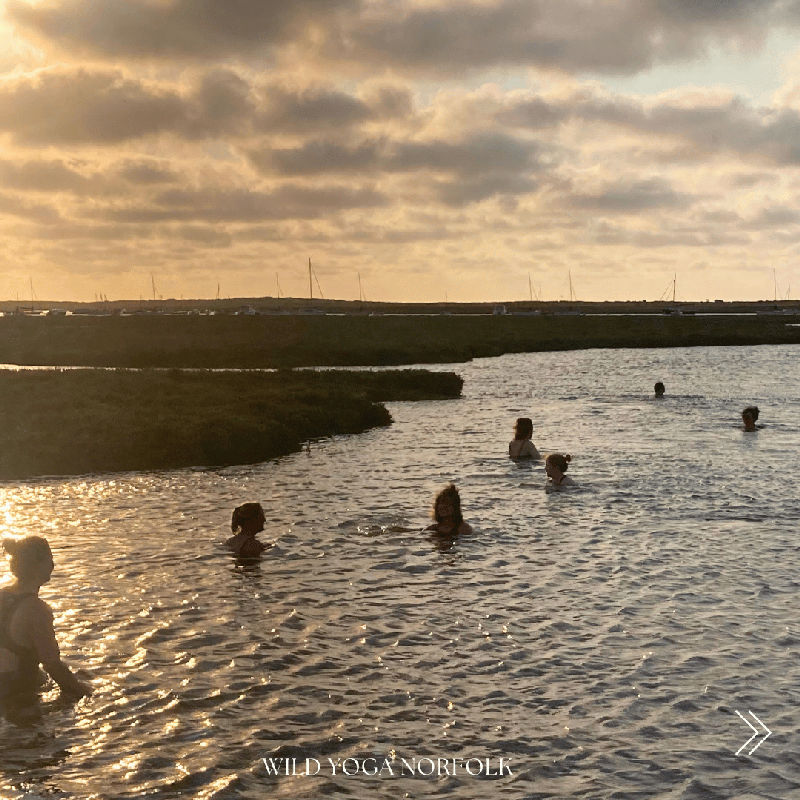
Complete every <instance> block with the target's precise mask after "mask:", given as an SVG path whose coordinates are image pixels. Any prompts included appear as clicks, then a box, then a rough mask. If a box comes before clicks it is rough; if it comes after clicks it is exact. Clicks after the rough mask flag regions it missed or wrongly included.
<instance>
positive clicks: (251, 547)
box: [225, 503, 267, 558]
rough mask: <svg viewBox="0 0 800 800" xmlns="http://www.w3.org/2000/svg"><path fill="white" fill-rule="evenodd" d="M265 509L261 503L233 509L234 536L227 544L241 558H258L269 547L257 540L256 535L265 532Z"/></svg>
mask: <svg viewBox="0 0 800 800" xmlns="http://www.w3.org/2000/svg"><path fill="white" fill-rule="evenodd" d="M266 521H267V518H266V516H264V509H263V508H261V504H260V503H243V504H242V505H240V506H236V508H234V509H233V516H232V517H231V530H232V531H233V533H234V535H233V536H231V537H230V539H228V540H227V541H226V542H225V544H226V545H227V546H228V547H230V549H231V550H233V552H234V553H235V554H236V555H237V556H238V557H239V558H257V557H258V556H260V555H261V553H262V551H264V550H266V549H267V545H265V544H264V543H263V542H259V541H258V539H256V534H257V533H260V532H261V531H263V530H264V523H265V522H266Z"/></svg>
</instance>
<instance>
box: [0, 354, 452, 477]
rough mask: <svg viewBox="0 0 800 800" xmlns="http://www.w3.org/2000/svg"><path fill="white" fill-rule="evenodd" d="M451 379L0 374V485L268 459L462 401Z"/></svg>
mask: <svg viewBox="0 0 800 800" xmlns="http://www.w3.org/2000/svg"><path fill="white" fill-rule="evenodd" d="M462 383H463V382H462V380H461V378H460V377H459V376H457V375H455V374H453V373H433V372H426V371H423V370H402V371H389V372H344V371H334V372H310V371H308V372H306V371H303V372H295V371H290V370H283V371H280V372H276V373H252V372H251V373H236V372H179V371H177V370H176V371H169V370H168V371H159V370H143V371H122V370H85V371H84V370H54V371H41V372H33V371H20V372H12V371H0V421H2V430H3V434H4V442H3V448H2V449H0V478H3V479H20V478H27V477H31V476H36V475H78V474H84V473H89V472H113V471H121V470H145V469H146V470H150V469H172V468H178V467H189V466H200V465H202V466H222V465H226V464H245V463H253V462H258V461H264V460H266V459H269V458H273V457H276V456H280V455H284V454H286V453H290V452H292V451H295V450H297V449H299V448H300V446H301V444H302V442H304V441H306V440H308V439H313V438H318V437H323V436H331V435H334V434H342V433H359V432H361V431H364V430H367V429H368V428H372V427H376V426H380V425H388V424H389V423H390V422H391V416H390V415H389V412H388V411H387V410H386V408H385V407H384V406H382V405H381V404H380V401H388V400H422V399H445V398H453V397H458V396H459V395H460V393H461V387H462Z"/></svg>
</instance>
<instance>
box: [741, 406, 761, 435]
mask: <svg viewBox="0 0 800 800" xmlns="http://www.w3.org/2000/svg"><path fill="white" fill-rule="evenodd" d="M757 419H758V406H747V408H745V409H744V411H742V422H743V423H744V429H745V430H746V431H754V430H755V429H756V420H757Z"/></svg>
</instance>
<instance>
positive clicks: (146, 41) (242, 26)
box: [7, 0, 358, 61]
mask: <svg viewBox="0 0 800 800" xmlns="http://www.w3.org/2000/svg"><path fill="white" fill-rule="evenodd" d="M357 8H358V3H357V2H355V0H292V1H291V2H286V0H224V2H218V0H161V2H153V0H125V2H119V1H118V0H61V2H57V1H56V2H46V3H37V4H33V3H28V2H22V1H21V0H10V2H9V3H8V4H7V16H8V19H9V20H10V21H11V22H12V23H14V24H15V25H16V26H18V28H20V29H22V30H23V31H25V32H27V33H28V34H30V35H32V36H34V37H35V38H36V39H37V40H39V41H42V42H45V43H51V44H53V45H56V46H58V47H60V48H62V49H63V50H66V51H69V52H80V53H83V54H87V53H89V54H95V55H105V56H108V57H110V58H112V59H119V58H132V59H140V58H147V59H164V60H170V59H181V58H183V59H199V60H201V61H207V60H209V59H212V58H223V57H226V56H238V55H242V54H249V53H252V54H262V53H264V52H265V51H267V52H268V51H269V50H270V48H272V47H274V46H275V45H276V44H280V43H284V42H286V41H290V40H292V39H295V38H297V37H302V36H305V35H306V31H307V29H308V28H309V27H322V26H324V25H326V24H328V23H329V21H330V20H331V18H332V17H334V16H335V15H336V14H337V13H339V12H340V11H342V10H347V9H357Z"/></svg>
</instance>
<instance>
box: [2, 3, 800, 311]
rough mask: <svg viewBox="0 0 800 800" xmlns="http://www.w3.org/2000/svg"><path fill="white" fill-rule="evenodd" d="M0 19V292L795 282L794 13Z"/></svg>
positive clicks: (657, 291)
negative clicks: (310, 278)
mask: <svg viewBox="0 0 800 800" xmlns="http://www.w3.org/2000/svg"><path fill="white" fill-rule="evenodd" d="M0 9H2V11H1V12H0V258H2V259H3V264H2V269H0V299H11V300H13V299H16V298H19V299H20V300H21V301H22V300H24V301H29V300H30V299H31V298H32V297H35V298H36V299H37V300H43V299H51V300H89V301H91V300H94V299H96V298H98V297H100V296H103V297H108V298H109V299H110V300H113V299H131V300H137V299H139V298H145V299H149V298H152V297H153V288H154V287H155V293H156V296H158V297H164V298H167V297H174V298H181V297H183V298H203V297H216V296H217V294H218V293H219V296H221V297H260V296H265V295H272V296H275V295H277V294H278V293H280V294H281V295H283V296H295V297H299V296H307V295H308V259H309V258H311V259H312V263H313V265H314V271H315V273H316V278H317V280H318V286H319V288H317V284H316V283H315V286H314V291H315V294H318V293H319V291H320V290H321V292H322V294H323V296H325V297H328V298H341V299H358V297H359V278H360V281H361V292H362V293H363V296H364V297H365V298H366V299H367V300H381V301H430V302H439V301H442V300H445V299H448V300H450V301H495V302H502V301H510V300H526V299H528V298H529V297H530V296H533V297H534V298H536V297H538V298H541V299H544V300H559V299H568V298H569V296H570V281H571V283H572V287H573V292H574V296H575V297H576V298H577V299H580V300H612V299H620V300H622V299H633V300H658V299H660V298H662V297H668V298H671V297H672V292H673V281H674V286H675V295H676V298H677V299H678V300H704V299H723V300H737V299H773V297H775V296H777V297H779V298H786V297H788V298H791V299H795V298H798V297H800V268H798V265H799V264H800V202H798V199H799V195H800V0H725V1H724V2H722V0H458V1H457V2H456V1H455V0H291V2H287V0H125V2H120V0H42V1H38V2H34V1H33V0H0Z"/></svg>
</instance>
